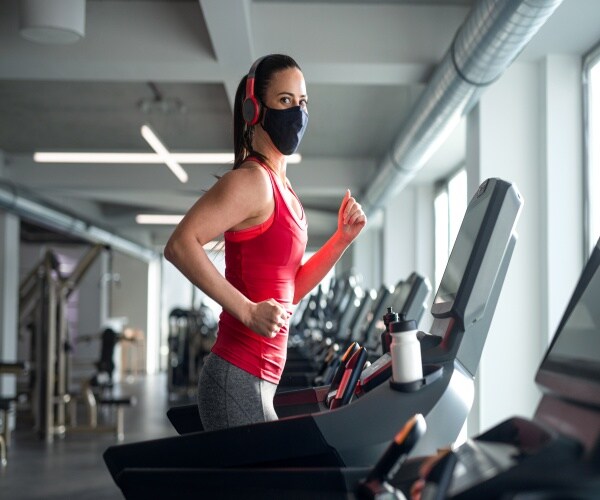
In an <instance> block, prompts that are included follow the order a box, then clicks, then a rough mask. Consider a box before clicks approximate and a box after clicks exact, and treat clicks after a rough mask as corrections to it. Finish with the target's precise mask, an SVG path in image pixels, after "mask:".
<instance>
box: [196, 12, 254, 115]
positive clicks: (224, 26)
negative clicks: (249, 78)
mask: <svg viewBox="0 0 600 500" xmlns="http://www.w3.org/2000/svg"><path fill="white" fill-rule="evenodd" d="M199 1H200V5H201V7H202V13H203V15H204V20H205V22H206V26H207V29H208V33H209V35H210V39H211V42H212V46H213V50H214V52H215V55H216V57H217V62H218V65H219V67H220V69H221V74H222V80H223V85H224V86H225V91H226V92H227V97H228V99H229V104H230V105H231V108H232V109H233V102H234V99H235V92H236V90H237V86H238V83H239V80H240V78H241V77H242V75H243V74H244V72H247V71H248V70H249V69H250V66H251V64H252V62H253V61H254V47H253V36H252V26H251V19H250V2H249V0H229V1H227V2H224V1H223V0H199Z"/></svg>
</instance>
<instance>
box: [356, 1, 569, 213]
mask: <svg viewBox="0 0 600 500" xmlns="http://www.w3.org/2000/svg"><path fill="white" fill-rule="evenodd" d="M561 2H562V0H480V1H478V2H477V3H476V4H475V6H474V7H473V10H472V11H471V12H470V13H469V15H468V17H467V19H466V20H465V22H464V23H463V25H462V26H461V27H460V29H459V30H458V31H457V33H456V35H455V37H454V40H453V42H452V44H451V46H450V48H449V49H448V52H447V53H446V55H445V56H444V58H443V59H442V61H441V63H440V64H439V65H438V66H437V68H436V70H435V72H434V74H433V76H432V78H431V81H430V83H429V84H428V85H427V87H426V88H425V90H424V91H423V93H422V94H421V97H420V98H419V100H418V101H417V103H416V104H415V106H414V107H413V109H412V111H411V112H410V114H409V116H408V117H407V119H406V121H405V122H404V123H405V124H404V126H403V128H402V129H401V131H400V134H399V135H398V137H397V138H396V140H395V141H394V144H393V146H392V148H391V150H390V151H389V152H388V153H387V154H386V156H385V157H384V159H383V160H382V161H381V163H380V165H379V166H378V168H377V172H378V174H377V176H376V178H375V179H374V181H373V182H372V184H371V185H370V186H369V187H368V188H367V190H366V191H365V193H363V195H362V196H361V200H362V201H361V203H362V205H363V207H364V210H365V213H367V215H372V214H373V212H374V211H375V210H376V209H378V208H382V207H384V206H385V205H386V203H387V201H388V200H389V198H390V197H391V196H392V195H394V194H396V193H398V192H399V191H400V190H402V189H403V188H404V187H405V186H406V185H407V184H408V183H409V182H410V180H411V179H412V178H413V177H414V176H415V175H416V174H417V172H418V171H419V170H420V169H421V168H422V167H423V165H424V164H425V162H426V161H427V160H428V159H429V158H430V157H431V155H432V154H433V153H434V152H435V150H436V149H437V148H438V146H440V145H441V144H442V143H443V141H444V140H445V139H446V138H447V137H448V135H449V133H450V132H451V131H452V129H454V127H455V126H456V125H457V124H458V123H459V121H460V119H461V118H462V117H463V116H464V115H465V114H467V113H468V111H469V110H470V109H471V108H472V107H473V106H474V105H475V104H476V103H477V100H478V99H479V97H480V96H481V93H482V91H483V89H484V88H485V87H486V86H488V85H490V84H491V83H493V82H494V81H496V80H497V79H498V78H499V77H500V76H501V75H502V73H503V72H504V71H505V70H506V69H507V68H508V67H509V66H510V64H511V63H512V62H513V60H514V59H515V58H516V57H517V56H518V55H519V53H520V52H521V50H523V48H524V47H525V45H526V44H527V43H528V42H529V40H531V38H532V37H533V36H534V35H535V34H536V33H537V31H538V30H539V29H540V27H541V26H542V25H543V24H544V23H545V22H546V20H547V19H548V18H549V17H550V15H551V14H552V13H553V12H554V11H555V10H556V8H557V7H558V6H559V5H560V3H561Z"/></svg>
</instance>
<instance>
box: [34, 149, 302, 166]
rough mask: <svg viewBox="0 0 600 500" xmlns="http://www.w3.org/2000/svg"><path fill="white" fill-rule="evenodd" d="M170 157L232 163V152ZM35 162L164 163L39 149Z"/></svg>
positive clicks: (149, 157) (144, 156)
mask: <svg viewBox="0 0 600 500" xmlns="http://www.w3.org/2000/svg"><path fill="white" fill-rule="evenodd" d="M171 157H172V158H173V159H174V160H175V161H176V162H177V163H180V164H194V165H206V164H209V165H214V164H222V163H223V164H224V163H233V154H232V153H171ZM33 160H34V161H35V162H36V163H126V164H146V165H147V164H154V163H164V161H163V160H162V158H161V157H160V156H159V155H157V154H156V153H94V152H87V153H60V152H56V153H54V152H46V151H40V152H37V153H34V154H33ZM301 160H302V156H301V155H300V154H299V153H295V154H293V155H290V156H288V164H290V165H292V164H297V163H300V161H301Z"/></svg>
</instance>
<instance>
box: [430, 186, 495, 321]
mask: <svg viewBox="0 0 600 500" xmlns="http://www.w3.org/2000/svg"><path fill="white" fill-rule="evenodd" d="M488 203H489V196H488V197H485V198H483V199H478V200H477V199H475V200H474V201H472V202H471V203H470V204H469V207H468V208H467V212H466V213H465V216H464V219H463V222H462V224H461V226H460V230H459V231H458V235H457V236H456V241H455V243H454V247H453V248H452V253H451V254H450V258H449V259H448V264H447V265H446V270H445V271H444V276H443V277H442V281H441V283H440V286H439V288H438V291H437V294H436V296H435V299H434V301H433V306H434V308H433V309H432V312H433V313H435V312H447V311H449V310H450V309H451V308H452V304H453V303H454V300H455V299H456V294H457V293H458V289H459V287H460V284H461V282H462V280H463V278H464V275H465V271H466V269H467V264H468V263H469V258H470V257H471V254H472V252H473V247H474V245H475V240H476V239H477V234H478V233H479V229H480V227H481V225H482V223H483V219H484V217H485V213H486V209H487V206H488ZM442 304H443V305H442Z"/></svg>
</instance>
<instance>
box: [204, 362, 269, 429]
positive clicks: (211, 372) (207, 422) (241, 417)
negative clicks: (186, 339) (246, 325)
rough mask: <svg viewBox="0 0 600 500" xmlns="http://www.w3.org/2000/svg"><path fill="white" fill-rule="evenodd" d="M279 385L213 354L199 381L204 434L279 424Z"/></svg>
mask: <svg viewBox="0 0 600 500" xmlns="http://www.w3.org/2000/svg"><path fill="white" fill-rule="evenodd" d="M276 389H277V385H276V384H273V383H271V382H267V381H266V380H262V379H260V378H258V377H255V376H254V375H250V374H249V373H248V372H246V371H244V370H242V369H240V368H238V367H237V366H234V365H232V364H231V363H229V362H228V361H225V360H224V359H223V358H220V357H219V356H217V355H216V354H213V353H210V354H209V355H208V357H207V358H206V360H205V362H204V366H203V367H202V371H201V373H200V380H199V381H198V409H199V412H200V420H202V426H203V427H204V430H207V431H212V430H216V429H226V428H228V427H236V426H239V425H247V424H255V423H257V422H268V421H271V420H277V413H275V408H274V407H273V397H274V396H275V390H276Z"/></svg>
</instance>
